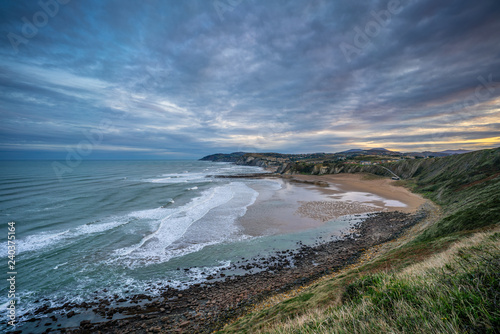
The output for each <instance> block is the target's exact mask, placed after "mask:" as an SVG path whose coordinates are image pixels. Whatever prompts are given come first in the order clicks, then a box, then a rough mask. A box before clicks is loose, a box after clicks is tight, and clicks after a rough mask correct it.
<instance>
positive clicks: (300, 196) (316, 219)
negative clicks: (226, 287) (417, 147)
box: [238, 174, 425, 236]
mask: <svg viewBox="0 0 500 334" xmlns="http://www.w3.org/2000/svg"><path fill="white" fill-rule="evenodd" d="M261 177H262V178H266V176H261ZM267 178H269V177H267ZM269 179H270V180H272V181H273V182H277V183H279V184H280V185H281V189H279V190H276V191H274V190H273V191H262V190H259V193H260V194H259V197H258V198H257V200H256V201H255V203H254V204H253V205H251V206H250V207H249V208H248V210H247V212H246V214H245V215H244V216H243V217H241V218H240V219H239V220H238V222H239V224H240V225H241V226H242V227H243V230H244V233H245V234H247V235H251V236H261V235H269V234H285V233H292V232H297V231H301V230H307V229H311V228H315V227H318V226H321V225H323V224H324V223H325V222H327V221H330V220H333V219H336V218H338V217H341V216H345V215H354V214H362V213H374V212H390V211H401V212H405V213H412V212H415V211H416V210H417V209H418V208H419V207H420V206H421V205H422V204H424V203H425V199H424V198H422V197H421V196H419V195H416V194H413V193H411V192H410V191H409V190H408V189H406V188H403V187H397V186H394V185H393V183H394V181H393V180H391V179H376V180H366V179H364V175H362V174H341V175H338V174H337V175H322V176H318V175H292V176H289V175H285V176H282V177H277V176H276V175H273V176H272V177H271V178H269Z"/></svg>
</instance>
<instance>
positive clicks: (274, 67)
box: [0, 0, 500, 159]
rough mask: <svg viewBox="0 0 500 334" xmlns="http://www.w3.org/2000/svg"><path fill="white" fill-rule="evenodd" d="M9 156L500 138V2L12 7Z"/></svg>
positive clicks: (5, 87)
mask: <svg viewBox="0 0 500 334" xmlns="http://www.w3.org/2000/svg"><path fill="white" fill-rule="evenodd" d="M0 33H1V39H0V115H1V116H0V117H1V119H0V129H1V130H0V138H1V139H0V152H1V153H0V154H1V159H30V158H35V159H64V158H65V157H66V156H67V154H68V152H79V154H80V155H81V156H82V157H83V156H85V157H86V158H87V159H93V158H95V159H101V158H108V159H109V158H116V159H126V158H132V159H140V158H147V159H179V158H180V159H190V158H200V157H202V156H203V155H206V154H211V153H216V152H233V151H278V152H286V153H304V152H338V151H341V150H345V149H350V148H373V147H385V148H388V149H393V150H401V151H423V150H445V149H458V148H462V149H482V148H491V147H498V146H500V2H499V1H497V0H481V1H470V0H466V1H460V0H448V1H446V0H422V1H411V0H382V1H353V0H338V1H333V0H328V1H327V0H303V1H258V0H215V1H212V0H185V1H180V0H179V1H163V0H141V1H124V0H116V1H106V0H104V1H102V0H95V1H90V0H85V1H83V0H42V1H40V2H38V1H2V2H1V3H0Z"/></svg>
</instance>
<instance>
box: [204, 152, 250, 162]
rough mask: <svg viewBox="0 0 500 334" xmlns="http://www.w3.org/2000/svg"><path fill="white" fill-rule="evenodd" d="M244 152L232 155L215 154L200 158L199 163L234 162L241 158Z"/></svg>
mask: <svg viewBox="0 0 500 334" xmlns="http://www.w3.org/2000/svg"><path fill="white" fill-rule="evenodd" d="M245 154H246V153H245V152H233V153H216V154H211V155H207V156H205V157H203V158H201V159H200V160H201V161H214V162H236V161H238V160H239V159H240V158H241V157H242V156H244V155H245Z"/></svg>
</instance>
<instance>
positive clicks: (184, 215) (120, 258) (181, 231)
mask: <svg viewBox="0 0 500 334" xmlns="http://www.w3.org/2000/svg"><path fill="white" fill-rule="evenodd" d="M257 195H258V193H257V192H256V191H255V190H253V189H252V188H250V187H248V186H247V185H245V184H244V183H242V182H232V183H229V184H226V185H221V186H217V187H213V188H211V189H208V190H205V191H203V192H202V194H201V195H200V196H199V197H196V198H194V199H192V200H191V202H189V203H187V204H185V205H184V206H181V207H178V208H174V209H154V210H144V211H138V212H134V213H131V214H130V216H133V217H136V218H148V219H154V220H157V221H158V222H159V224H158V227H157V229H156V230H155V231H153V232H152V233H150V234H148V235H147V236H145V237H143V238H142V239H141V240H140V242H138V243H137V244H135V245H132V246H128V247H124V248H120V249H117V250H115V252H114V254H115V255H116V259H113V260H111V261H110V262H113V263H115V262H119V263H122V264H125V265H127V266H129V267H137V266H147V265H151V264H155V263H161V262H166V261H168V260H170V259H171V258H173V257H178V256H182V255H185V254H189V253H192V252H196V251H199V250H201V249H203V248H204V247H206V246H208V245H212V244H216V243H220V242H222V241H224V240H227V239H228V238H230V237H231V236H236V235H238V232H239V228H238V227H237V226H236V224H235V222H236V219H237V218H238V217H241V216H242V215H244V214H245V212H246V209H247V207H248V206H249V205H251V204H253V203H254V202H255V199H256V198H257ZM210 212H212V213H210ZM198 222H199V224H197V226H196V228H193V229H190V227H191V226H192V225H193V224H196V223H198ZM182 239H184V241H185V243H187V244H188V245H186V244H185V243H183V242H181V241H182Z"/></svg>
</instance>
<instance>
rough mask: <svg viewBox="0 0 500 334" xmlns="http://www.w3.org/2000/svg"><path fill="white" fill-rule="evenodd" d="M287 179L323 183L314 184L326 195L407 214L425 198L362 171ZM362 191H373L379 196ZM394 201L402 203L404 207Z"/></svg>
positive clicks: (413, 210)
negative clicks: (366, 176)
mask: <svg viewBox="0 0 500 334" xmlns="http://www.w3.org/2000/svg"><path fill="white" fill-rule="evenodd" d="M290 179H291V180H299V181H309V182H318V181H320V182H321V181H323V182H327V183H328V185H329V186H328V187H318V189H319V190H320V191H322V192H324V193H325V194H327V195H328V196H329V197H330V198H334V199H340V200H342V199H344V200H346V199H347V200H349V201H351V202H354V201H358V202H361V203H363V204H373V205H376V206H379V207H381V208H382V209H383V210H382V211H402V212H406V213H411V212H415V211H416V210H417V209H418V208H419V207H420V206H421V205H422V204H424V203H425V201H426V200H425V199H424V198H423V197H422V196H420V195H417V194H414V193H412V192H411V191H409V190H408V189H406V188H404V187H399V186H395V185H394V183H395V182H396V181H394V180H391V179H388V178H381V179H366V178H365V175H364V174H327V175H293V176H291V178H290ZM349 193H351V194H352V193H354V194H353V195H351V196H350V197H349V196H345V195H344V194H349ZM366 194H373V195H376V196H378V197H380V198H377V197H376V196H367V195H366ZM398 202H401V203H403V204H404V206H401V205H400V204H399V203H398Z"/></svg>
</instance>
